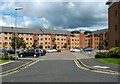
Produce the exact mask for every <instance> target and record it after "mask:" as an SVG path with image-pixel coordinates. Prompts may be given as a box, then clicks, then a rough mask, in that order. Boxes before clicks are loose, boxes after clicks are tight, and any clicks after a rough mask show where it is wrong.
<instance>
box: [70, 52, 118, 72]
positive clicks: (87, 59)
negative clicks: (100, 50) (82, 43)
mask: <svg viewBox="0 0 120 84" xmlns="http://www.w3.org/2000/svg"><path fill="white" fill-rule="evenodd" d="M72 54H74V55H75V56H76V58H77V59H79V61H80V62H82V63H83V64H84V65H85V66H88V67H90V68H92V69H98V70H103V71H111V72H112V71H113V72H114V71H115V72H120V66H117V65H111V64H106V63H103V62H100V61H98V60H96V59H95V58H94V57H95V54H96V53H95V52H94V51H93V52H91V53H90V55H89V54H88V52H86V53H72Z"/></svg>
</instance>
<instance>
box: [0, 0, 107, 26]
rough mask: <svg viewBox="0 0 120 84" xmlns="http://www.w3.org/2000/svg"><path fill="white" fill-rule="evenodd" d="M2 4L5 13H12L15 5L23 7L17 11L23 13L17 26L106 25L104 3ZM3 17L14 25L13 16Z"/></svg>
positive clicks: (6, 21) (8, 23) (7, 22)
mask: <svg viewBox="0 0 120 84" xmlns="http://www.w3.org/2000/svg"><path fill="white" fill-rule="evenodd" d="M9 1H10V0H9ZM36 1H37V2H38V3H37V2H36ZM82 1H84V0H82ZM85 1H87V0H85ZM92 1H93V0H92ZM2 6H3V7H2V10H3V12H4V13H6V14H9V13H11V14H14V13H15V10H14V8H15V7H17V6H18V7H23V10H21V11H19V12H18V16H21V15H23V21H21V22H19V24H18V26H23V27H44V28H75V27H86V26H87V27H93V26H101V25H102V26H103V27H106V26H107V6H106V5H105V3H84V2H79V3H77V2H74V1H72V0H70V1H69V2H59V1H58V2H54V3H53V2H41V1H39V0H34V1H33V2H29V1H28V2H21V3H20V2H19V3H14V0H13V2H11V3H10V4H9V5H8V6H7V5H5V4H3V5H2ZM9 9H10V10H11V11H10V10H9ZM4 17H6V15H4ZM4 19H6V20H4ZM4 19H3V20H4V22H5V23H6V24H7V25H10V24H12V25H14V16H10V17H6V18H4Z"/></svg>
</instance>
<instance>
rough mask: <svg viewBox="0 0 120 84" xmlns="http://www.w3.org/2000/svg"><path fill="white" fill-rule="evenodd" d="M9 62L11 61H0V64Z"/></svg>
mask: <svg viewBox="0 0 120 84" xmlns="http://www.w3.org/2000/svg"><path fill="white" fill-rule="evenodd" d="M9 61H11V60H0V64H2V63H5V62H9Z"/></svg>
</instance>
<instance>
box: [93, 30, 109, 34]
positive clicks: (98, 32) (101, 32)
mask: <svg viewBox="0 0 120 84" xmlns="http://www.w3.org/2000/svg"><path fill="white" fill-rule="evenodd" d="M107 32H108V29H101V30H96V31H93V33H94V34H103V33H107Z"/></svg>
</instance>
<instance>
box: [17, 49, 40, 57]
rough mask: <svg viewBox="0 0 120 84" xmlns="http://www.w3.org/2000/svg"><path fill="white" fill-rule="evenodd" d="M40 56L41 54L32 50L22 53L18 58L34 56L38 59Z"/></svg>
mask: <svg viewBox="0 0 120 84" xmlns="http://www.w3.org/2000/svg"><path fill="white" fill-rule="evenodd" d="M39 55H40V53H39V52H37V51H36V50H34V49H31V50H23V51H20V52H19V54H18V56H19V57H27V56H33V57H38V56H39Z"/></svg>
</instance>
